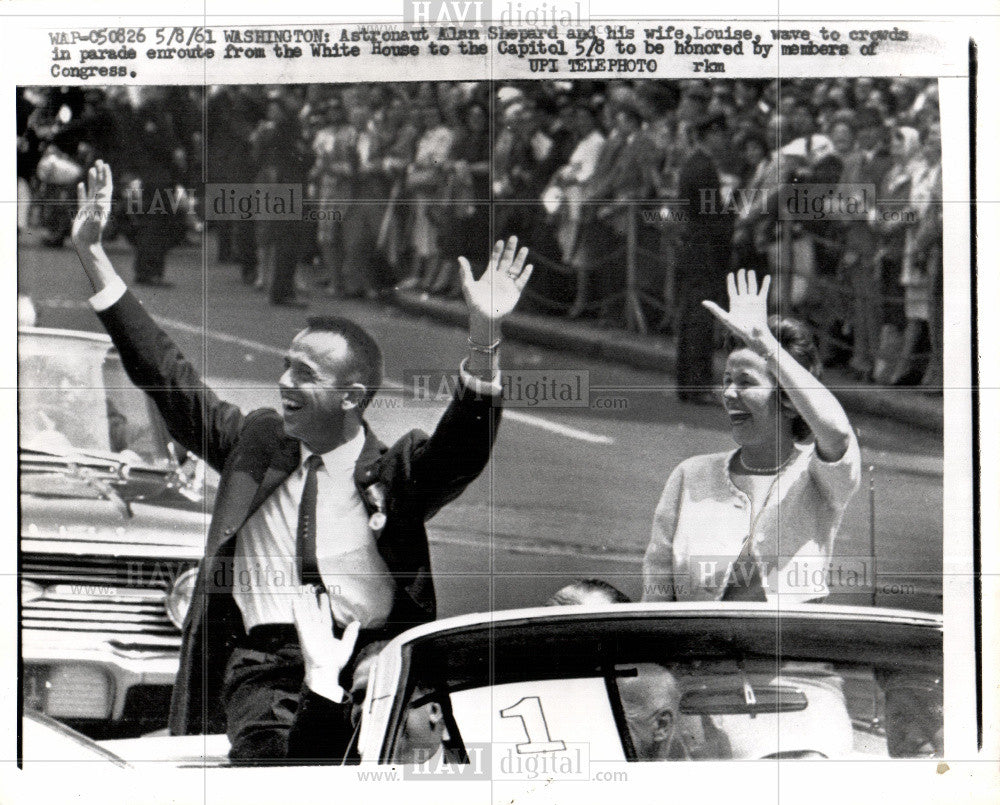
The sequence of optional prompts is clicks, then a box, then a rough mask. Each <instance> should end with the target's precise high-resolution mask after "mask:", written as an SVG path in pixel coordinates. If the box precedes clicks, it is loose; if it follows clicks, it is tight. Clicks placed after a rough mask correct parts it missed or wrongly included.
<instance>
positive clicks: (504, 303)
mask: <svg viewBox="0 0 1000 805" xmlns="http://www.w3.org/2000/svg"><path fill="white" fill-rule="evenodd" d="M527 258H528V247H527V246H525V247H523V248H522V249H521V250H520V251H518V249H517V237H516V236H511V237H510V238H509V239H508V240H507V242H506V244H504V242H503V241H502V240H498V241H497V242H496V245H495V246H494V247H493V254H492V256H491V257H490V263H489V265H488V266H487V267H486V271H484V272H483V275H482V276H481V277H480V278H479V279H478V280H477V279H475V278H474V277H473V276H472V266H470V265H469V261H468V260H466V259H465V258H464V257H459V258H458V263H459V269H460V271H461V275H462V294H463V295H464V296H465V304H466V305H468V307H469V316H470V318H478V319H482V320H484V321H488V322H492V323H497V322H500V321H502V320H503V318H504V317H505V316H507V315H508V314H509V313H510V312H511V311H512V310H513V309H514V306H515V305H516V304H517V301H518V300H519V299H520V298H521V292H522V291H523V290H524V286H525V285H527V284H528V279H529V278H530V277H531V271H532V269H533V266H531V265H527V266H526V265H525V264H524V261H525V260H526V259H527Z"/></svg>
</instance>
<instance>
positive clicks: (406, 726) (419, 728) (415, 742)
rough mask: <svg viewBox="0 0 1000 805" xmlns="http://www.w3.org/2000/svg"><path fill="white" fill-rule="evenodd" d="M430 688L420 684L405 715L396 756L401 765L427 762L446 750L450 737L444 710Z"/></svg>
mask: <svg viewBox="0 0 1000 805" xmlns="http://www.w3.org/2000/svg"><path fill="white" fill-rule="evenodd" d="M433 697H434V693H433V691H431V689H430V688H427V687H425V686H423V685H417V686H416V687H415V688H414V689H413V695H412V696H411V697H410V703H409V705H408V706H407V708H406V714H405V715H404V716H403V728H402V731H401V732H400V734H399V739H398V740H397V742H396V751H395V752H394V753H393V756H394V758H395V760H396V761H397V762H399V763H427V762H428V761H430V760H431V759H432V758H434V757H435V756H436V755H437V754H438V753H439V752H441V751H442V750H443V749H444V741H445V739H446V738H447V737H448V733H447V731H446V729H445V723H444V709H443V708H442V707H441V703H440V702H439V701H438V700H437V699H436V698H433Z"/></svg>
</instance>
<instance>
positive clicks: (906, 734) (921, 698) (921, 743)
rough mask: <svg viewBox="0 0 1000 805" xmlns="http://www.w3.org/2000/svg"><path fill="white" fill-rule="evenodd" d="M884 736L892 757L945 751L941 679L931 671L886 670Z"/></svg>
mask: <svg viewBox="0 0 1000 805" xmlns="http://www.w3.org/2000/svg"><path fill="white" fill-rule="evenodd" d="M879 684H880V685H881V687H882V691H883V692H884V693H885V739H886V744H887V748H888V750H889V755H890V756H891V757H941V756H942V755H943V754H944V707H943V705H944V702H943V697H942V691H941V680H940V679H939V678H937V677H935V676H934V675H932V674H921V673H908V672H884V673H882V674H880V675H879Z"/></svg>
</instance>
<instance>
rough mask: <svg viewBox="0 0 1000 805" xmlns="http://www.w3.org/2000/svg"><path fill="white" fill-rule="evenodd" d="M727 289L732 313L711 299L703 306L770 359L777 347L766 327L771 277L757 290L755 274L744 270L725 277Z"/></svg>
mask: <svg viewBox="0 0 1000 805" xmlns="http://www.w3.org/2000/svg"><path fill="white" fill-rule="evenodd" d="M726 287H727V288H728V290H729V310H723V309H722V308H721V307H719V306H718V305H717V304H715V302H712V301H710V300H708V299H706V300H704V301H703V302H702V304H703V305H704V306H705V307H706V308H707V309H708V311H709V312H710V313H711V314H712V315H713V316H715V318H717V319H718V320H719V321H721V322H722V323H723V324H724V325H725V326H726V328H727V329H728V330H729V331H730V332H731V333H732V334H733V335H735V336H736V337H737V338H739V339H740V340H741V341H743V342H744V343H745V344H746V345H747V346H748V347H750V348H751V349H753V350H754V351H755V352H759V353H761V354H762V355H765V356H767V355H770V354H771V353H772V352H773V349H774V347H775V345H776V344H777V339H776V338H775V337H774V335H773V334H772V333H771V330H770V328H769V327H768V326H767V293H768V291H769V290H770V288H771V277H770V276H767V275H765V276H764V279H763V281H762V282H761V283H760V288H759V289H758V286H757V275H756V273H754V272H753V271H746V270H744V269H742V268H741V269H740V270H739V271H737V272H736V273H735V274H729V276H728V277H726Z"/></svg>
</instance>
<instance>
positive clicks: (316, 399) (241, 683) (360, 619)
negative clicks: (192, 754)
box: [73, 162, 531, 763]
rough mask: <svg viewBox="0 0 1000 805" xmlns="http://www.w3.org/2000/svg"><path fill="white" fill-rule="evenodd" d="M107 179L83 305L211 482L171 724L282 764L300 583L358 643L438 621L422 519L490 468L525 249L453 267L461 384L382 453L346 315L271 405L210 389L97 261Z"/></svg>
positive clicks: (91, 212) (82, 245) (82, 248)
mask: <svg viewBox="0 0 1000 805" xmlns="http://www.w3.org/2000/svg"><path fill="white" fill-rule="evenodd" d="M111 185H112V183H111V171H110V169H109V168H108V166H107V165H105V164H104V163H103V162H98V163H97V164H96V165H95V166H94V168H92V169H91V170H90V171H89V173H88V181H87V186H86V187H84V185H83V184H82V183H81V185H80V187H79V188H78V195H79V200H80V211H79V212H78V214H77V217H76V220H75V221H74V225H73V243H74V245H75V247H76V250H77V254H78V255H79V257H80V260H81V262H82V263H83V267H84V271H85V273H86V275H87V277H88V279H89V280H90V282H91V285H92V287H93V289H94V292H95V293H94V296H93V297H92V298H91V304H92V305H93V307H94V308H95V310H96V311H97V312H98V315H99V316H100V318H101V321H102V323H103V324H104V326H105V328H106V329H107V331H108V333H109V334H110V335H111V338H112V340H113V341H114V343H115V345H116V347H117V348H118V351H119V352H120V354H121V356H122V360H123V362H124V364H125V366H126V368H127V370H128V372H129V376H130V377H131V378H132V380H133V382H134V383H135V384H136V385H137V386H139V387H140V388H142V389H144V390H145V391H146V392H147V393H148V394H149V395H150V397H151V398H152V399H153V401H154V402H155V403H156V405H157V407H158V408H159V410H160V412H161V413H162V415H163V417H164V419H165V421H166V423H167V427H168V429H169V431H170V433H171V436H172V437H173V438H174V439H175V440H176V441H177V442H178V443H180V444H181V446H183V447H184V448H185V449H187V450H189V451H190V452H192V453H195V454H197V455H199V456H202V457H203V458H204V459H205V460H206V461H207V462H208V464H209V465H210V466H212V467H213V468H215V469H216V470H218V471H219V473H220V480H219V487H218V493H217V497H216V502H215V510H214V512H213V515H212V521H211V525H210V527H209V531H208V536H207V542H206V548H205V556H204V558H203V560H202V562H201V566H200V568H199V578H198V582H197V587H196V594H195V597H194V599H193V602H192V605H191V609H190V610H189V612H188V615H187V618H186V622H185V625H184V639H183V643H182V646H181V658H180V670H179V673H178V676H177V681H176V683H175V686H174V695H173V700H172V702H171V713H170V730H171V732H172V733H174V734H190V733H199V732H215V731H219V730H221V729H226V731H227V733H228V734H229V737H230V743H231V750H230V757H231V758H232V760H233V761H234V762H236V763H245V762H259V761H260V760H262V759H268V758H274V759H281V758H285V757H287V755H288V734H289V731H290V729H291V727H292V724H293V722H294V719H295V712H296V709H297V706H298V701H299V696H300V690H301V687H302V684H303V677H304V670H303V662H302V655H301V648H300V646H299V641H298V637H297V635H296V633H295V627H294V616H293V612H292V604H291V601H292V598H293V597H294V594H296V593H297V592H298V591H299V590H300V589H301V587H302V586H305V585H309V584H314V585H316V586H317V587H323V588H325V589H326V591H327V592H328V594H329V601H330V604H329V606H330V608H331V614H332V620H333V622H334V623H335V624H336V627H335V628H336V629H337V631H338V632H341V631H343V630H344V629H349V630H351V631H358V632H360V634H361V636H360V638H359V642H360V643H368V642H372V641H374V640H379V639H386V638H388V637H392V636H393V635H395V634H397V633H399V632H401V631H403V630H405V629H407V628H408V627H410V626H413V625H415V624H418V623H423V622H426V621H429V620H432V619H433V618H434V616H435V598H434V588H433V583H432V579H431V575H430V560H429V551H428V546H427V534H426V531H425V528H424V523H425V521H426V520H427V519H428V518H429V517H431V516H432V515H433V514H434V513H436V512H437V511H438V510H439V509H440V508H441V507H442V506H444V505H445V504H446V503H448V502H449V501H451V500H453V499H455V498H456V497H457V496H458V495H459V494H461V492H462V490H463V489H464V488H465V487H466V486H467V485H468V484H469V483H470V482H471V481H472V480H473V479H474V478H475V477H476V476H477V475H478V474H479V473H480V472H481V471H482V469H483V467H484V466H485V465H486V462H487V461H488V459H489V455H490V450H491V448H492V444H493V440H494V438H495V435H496V428H497V425H498V421H499V407H498V402H499V395H500V385H499V369H498V366H499V362H498V354H497V347H498V346H499V343H500V342H499V339H498V338H497V336H498V334H499V330H500V323H501V321H502V320H503V318H504V317H505V316H506V315H507V314H508V313H510V311H511V310H513V308H514V306H515V304H516V303H517V301H518V299H519V298H520V295H521V291H522V290H523V288H524V286H525V284H526V283H527V281H528V278H529V277H530V275H531V266H530V265H529V266H525V265H524V261H525V258H526V256H527V249H526V248H523V249H521V250H520V251H518V249H517V239H516V238H511V239H510V240H509V241H508V242H507V243H506V244H504V243H503V242H502V241H501V242H498V243H497V244H496V246H495V248H494V250H493V255H492V259H491V261H490V264H489V266H488V268H487V271H486V272H485V273H484V274H483V276H482V277H480V278H479V279H478V280H476V279H474V278H473V275H472V271H471V268H470V266H469V263H468V261H467V260H464V259H462V260H461V261H460V264H461V273H462V285H463V291H464V295H465V298H466V303H467V305H468V308H469V342H468V344H469V357H468V359H467V360H466V361H464V362H463V365H462V368H461V378H462V380H461V383H460V384H459V386H458V388H457V390H456V392H455V396H454V399H453V400H452V402H451V404H450V406H449V407H448V410H447V411H446V412H445V413H444V415H443V416H442V418H441V421H440V422H439V423H438V426H437V428H436V430H435V431H434V434H433V435H432V436H430V437H428V436H426V435H425V434H422V433H420V432H418V431H412V432H410V433H409V434H407V435H406V436H404V437H403V438H402V439H400V440H399V441H398V442H397V443H396V444H395V445H393V446H392V447H386V446H385V445H383V444H381V443H380V442H379V441H378V440H377V439H376V438H375V436H374V435H373V434H372V433H371V431H370V430H369V429H368V427H367V424H366V423H365V422H364V419H363V413H364V410H365V407H366V405H367V404H368V403H369V402H370V400H371V399H372V397H373V396H374V395H375V393H376V392H377V391H378V388H379V385H380V383H381V380H382V358H381V353H380V351H379V349H378V346H377V344H376V343H375V342H374V340H373V339H372V338H371V336H370V335H368V334H367V333H366V332H365V331H364V330H363V329H362V328H361V327H359V326H358V325H356V324H354V323H353V322H349V321H346V320H343V319H336V318H332V317H326V318H318V319H313V320H310V324H309V326H308V327H306V329H304V330H303V331H302V332H300V333H299V334H298V335H297V336H296V337H295V338H294V340H293V341H292V344H291V347H290V348H289V350H288V353H287V356H286V360H285V363H286V370H285V372H284V374H283V375H282V376H281V379H280V380H279V388H280V391H281V397H282V410H281V412H278V411H274V410H272V409H258V410H256V411H253V412H251V413H249V414H246V415H244V414H243V413H242V412H241V411H240V410H239V409H238V408H237V407H235V406H233V405H230V404H228V403H225V402H223V401H222V400H220V399H219V398H218V397H217V396H216V395H215V394H214V393H212V392H211V391H210V390H209V389H207V388H206V387H205V385H204V382H203V381H202V380H201V378H200V377H199V376H198V374H197V373H196V372H195V370H194V368H193V367H192V366H191V365H190V364H189V363H188V362H187V361H186V360H185V359H184V357H183V356H182V355H181V353H180V351H179V350H178V349H177V347H176V346H175V345H174V344H173V343H172V342H171V340H170V338H169V337H168V336H167V335H166V333H164V332H163V331H162V330H161V329H160V328H159V327H158V326H157V325H156V324H155V322H154V321H153V320H152V318H151V317H150V316H149V315H148V314H147V313H146V311H145V310H144V308H143V307H142V305H141V304H140V302H139V301H138V300H137V299H136V298H135V297H134V296H133V295H132V294H131V293H130V292H129V291H128V290H127V289H126V287H125V285H124V283H123V282H122V280H121V279H120V278H119V276H118V275H117V273H116V272H115V270H114V268H113V267H112V265H111V263H110V261H109V260H108V257H107V255H106V254H105V253H104V250H103V248H102V246H101V235H102V232H103V228H104V225H105V223H106V222H107V217H108V214H109V212H110V204H111V193H112V186H111ZM354 624H357V625H354Z"/></svg>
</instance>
